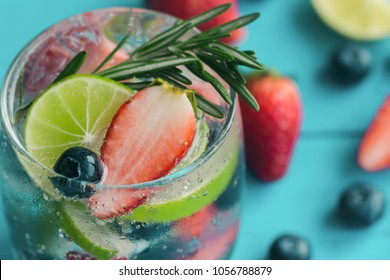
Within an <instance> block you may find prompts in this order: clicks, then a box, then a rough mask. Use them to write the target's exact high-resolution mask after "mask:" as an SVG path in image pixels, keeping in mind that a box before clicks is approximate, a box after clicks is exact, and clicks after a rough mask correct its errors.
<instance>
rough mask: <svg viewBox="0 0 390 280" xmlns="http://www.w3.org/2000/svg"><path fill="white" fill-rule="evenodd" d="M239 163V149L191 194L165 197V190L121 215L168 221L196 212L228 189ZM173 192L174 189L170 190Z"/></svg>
mask: <svg viewBox="0 0 390 280" xmlns="http://www.w3.org/2000/svg"><path fill="white" fill-rule="evenodd" d="M237 164H238V150H237V151H236V152H235V153H234V155H232V156H231V157H230V159H229V161H228V162H227V163H226V164H225V166H224V168H223V169H222V170H221V171H219V173H218V174H216V175H215V176H212V179H211V180H208V181H207V182H199V183H198V185H197V186H195V188H194V189H193V190H192V192H191V193H190V194H187V193H186V194H185V195H183V196H181V197H179V198H176V199H170V198H166V199H164V196H165V194H164V191H162V193H161V194H156V196H160V198H159V199H157V200H155V201H153V200H152V201H150V202H147V203H145V204H142V205H140V206H138V207H137V208H135V209H134V210H133V211H132V213H131V215H127V216H121V217H119V218H120V219H129V220H135V221H139V222H168V221H174V220H177V219H181V218H184V217H187V216H190V215H192V214H194V213H195V212H197V211H199V210H200V209H202V208H203V207H204V206H206V205H208V204H210V203H212V202H213V201H215V200H216V199H217V197H218V196H219V195H220V194H221V193H222V192H223V191H224V190H225V189H226V187H227V185H228V184H229V181H230V180H231V179H232V177H233V174H234V171H235V169H236V167H237ZM170 191H171V192H172V190H170Z"/></svg>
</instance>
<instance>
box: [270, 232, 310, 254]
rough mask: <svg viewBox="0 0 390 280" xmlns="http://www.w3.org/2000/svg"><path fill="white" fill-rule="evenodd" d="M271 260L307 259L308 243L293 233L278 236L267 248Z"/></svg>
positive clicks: (308, 252)
mask: <svg viewBox="0 0 390 280" xmlns="http://www.w3.org/2000/svg"><path fill="white" fill-rule="evenodd" d="M269 258H270V259H271V260H308V259H310V247H309V243H308V242H307V241H306V240H304V239H302V238H300V237H298V236H295V235H291V234H285V235H282V236H280V237H278V238H277V239H276V240H275V241H274V242H273V243H272V245H271V248H270V250H269Z"/></svg>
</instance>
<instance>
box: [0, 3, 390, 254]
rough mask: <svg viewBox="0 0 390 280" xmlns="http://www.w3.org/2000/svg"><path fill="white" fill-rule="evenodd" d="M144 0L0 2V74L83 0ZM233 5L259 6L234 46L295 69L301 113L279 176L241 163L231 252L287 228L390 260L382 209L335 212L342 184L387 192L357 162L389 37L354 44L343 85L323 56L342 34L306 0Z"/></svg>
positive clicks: (379, 93) (385, 72) (380, 85)
mask: <svg viewBox="0 0 390 280" xmlns="http://www.w3.org/2000/svg"><path fill="white" fill-rule="evenodd" d="M142 5H143V2H142V1H132V0H99V1H76V0H68V1H50V0H35V1H24V0H13V1H2V2H1V4H0V10H1V11H2V16H1V17H0V38H2V40H1V44H0V62H1V63H0V77H4V75H5V73H6V70H7V68H8V66H9V65H10V63H11V61H12V59H13V58H14V57H15V55H16V54H17V53H18V51H19V50H20V49H21V47H22V46H24V45H25V44H26V43H27V42H28V41H29V40H30V39H32V38H33V37H34V36H35V35H36V34H38V33H39V32H40V31H42V30H43V29H45V28H46V27H48V26H50V25H51V24H53V23H55V22H57V21H59V20H61V19H64V18H66V17H68V16H71V15H74V14H77V13H80V12H84V11H87V10H91V9H96V8H103V7H109V6H128V7H129V6H133V7H140V6H142ZM240 9H241V11H242V13H250V12H253V11H259V12H261V13H262V16H261V18H260V19H259V20H258V21H257V22H255V23H253V24H252V25H250V26H249V28H248V30H247V32H248V34H247V37H246V39H245V41H244V42H242V43H241V47H242V48H243V49H253V50H256V52H257V53H258V57H259V59H260V61H261V62H263V63H264V64H266V65H267V66H269V67H271V68H274V69H277V70H278V71H279V72H281V73H284V74H288V75H290V76H292V77H294V79H295V80H296V82H297V83H298V85H299V87H300V89H301V92H302V99H303V103H304V122H303V129H302V134H301V137H300V138H299V141H298V144H297V147H296V151H295V153H294V157H293V159H292V162H291V166H290V169H289V172H288V174H287V175H286V176H285V177H284V178H283V179H282V180H280V181H278V182H275V183H269V184H264V183H261V182H259V181H258V180H256V179H255V178H254V177H253V176H252V175H251V174H250V172H248V174H247V183H246V186H245V196H244V200H243V215H242V226H241V229H240V232H239V237H238V240H237V246H236V248H235V251H234V254H233V258H234V259H263V258H266V254H267V250H268V247H269V245H270V243H271V242H272V240H273V239H274V238H275V237H276V236H278V235H279V234H282V233H294V234H298V235H300V236H303V237H305V238H307V239H308V240H309V242H310V244H311V247H312V251H313V254H312V258H313V259H390V250H389V249H388V248H389V246H390V213H389V211H390V209H386V211H385V214H384V216H383V217H382V219H381V220H380V221H378V222H377V223H376V224H374V225H373V226H371V227H369V228H365V229H359V230H357V229H354V230H353V229H348V228H345V227H343V226H342V225H341V224H340V223H338V222H337V219H335V214H334V211H335V207H336V204H337V200H338V197H339V194H340V192H341V191H342V190H343V189H344V188H345V187H346V186H348V185H349V184H351V183H354V182H360V181H367V182H370V183H371V184H373V185H375V186H377V187H378V188H380V189H381V190H382V191H383V192H384V193H385V195H386V198H387V199H390V171H383V172H379V173H375V174H369V173H366V172H364V171H362V170H361V169H360V168H359V167H358V166H357V165H356V151H357V148H358V145H359V141H360V139H361V136H362V134H363V132H364V130H365V128H366V127H367V126H368V124H369V123H370V121H371V119H372V118H373V116H374V114H375V112H376V110H377V108H378V106H379V105H380V104H381V102H382V101H383V100H384V98H385V96H386V95H387V94H388V93H390V40H382V41H378V42H371V43H359V44H360V45H363V46H365V47H366V48H367V49H368V50H370V51H371V54H372V58H373V69H372V71H371V72H370V74H369V76H368V77H367V78H366V79H364V80H363V81H362V82H360V83H358V84H356V85H352V86H348V87H346V86H341V85H339V84H337V83H335V82H333V81H332V79H330V75H329V70H328V69H329V56H330V54H331V52H332V51H333V50H334V49H335V48H336V47H337V46H339V45H340V44H342V43H344V42H347V41H348V40H347V39H345V38H343V37H341V36H339V35H337V34H336V33H334V32H333V31H332V30H330V29H329V28H327V27H326V26H325V25H324V24H323V23H322V22H321V21H320V20H319V19H318V17H317V16H316V14H315V13H314V11H313V9H312V8H311V5H310V2H309V1H308V0H295V1H282V0H258V1H256V0H240ZM0 207H2V203H1V201H0ZM0 213H1V214H0V259H10V258H12V255H11V251H10V237H9V232H8V229H7V226H6V222H5V218H4V216H3V214H2V212H0Z"/></svg>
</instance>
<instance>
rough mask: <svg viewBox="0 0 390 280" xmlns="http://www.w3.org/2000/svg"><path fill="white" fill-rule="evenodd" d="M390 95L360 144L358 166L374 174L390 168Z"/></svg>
mask: <svg viewBox="0 0 390 280" xmlns="http://www.w3.org/2000/svg"><path fill="white" fill-rule="evenodd" d="M389 123H390V95H388V96H387V98H386V100H385V101H384V103H383V104H382V106H381V107H380V109H379V110H378V112H377V114H376V116H375V118H374V120H373V121H372V123H371V125H370V126H369V128H368V129H367V131H366V133H365V134H364V136H363V139H362V141H361V142H360V147H359V151H358V164H359V166H360V167H361V168H363V169H364V170H366V171H370V172H374V171H379V170H383V169H386V168H390V146H389V143H390V129H389Z"/></svg>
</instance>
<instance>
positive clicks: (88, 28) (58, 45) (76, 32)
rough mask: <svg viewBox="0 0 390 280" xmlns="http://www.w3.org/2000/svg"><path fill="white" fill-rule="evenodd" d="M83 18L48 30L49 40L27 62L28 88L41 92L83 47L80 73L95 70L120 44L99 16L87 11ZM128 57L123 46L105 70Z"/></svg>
mask: <svg viewBox="0 0 390 280" xmlns="http://www.w3.org/2000/svg"><path fill="white" fill-rule="evenodd" d="M81 19H82V20H79V21H77V22H75V21H74V20H72V21H71V20H68V21H64V22H62V23H60V25H59V26H56V27H53V28H51V29H49V30H48V31H46V34H47V39H46V40H45V41H44V42H43V43H42V45H41V47H39V48H37V51H36V52H35V53H33V54H32V55H31V57H30V59H29V61H28V62H27V66H26V67H27V68H28V70H27V71H26V89H27V90H29V91H31V92H33V93H37V92H39V91H41V90H42V89H44V88H46V87H47V86H49V85H50V83H51V82H52V81H53V80H54V79H55V78H56V77H57V75H58V74H59V73H60V72H61V71H62V69H63V68H64V67H65V65H66V64H67V63H68V62H69V61H70V60H71V59H72V58H73V57H74V56H75V55H76V54H77V53H78V52H80V51H82V50H84V51H86V52H87V58H86V60H85V62H84V64H83V66H82V67H81V69H80V71H79V73H91V72H92V71H93V70H94V69H95V68H96V67H97V66H98V65H99V64H100V63H101V62H102V61H103V59H104V58H105V57H106V56H108V55H109V54H110V53H111V52H112V51H113V50H114V49H115V47H116V44H115V43H113V42H111V41H110V40H108V39H107V38H106V37H105V35H104V34H103V33H102V32H101V31H100V27H99V26H98V23H97V21H98V19H97V18H95V17H92V16H91V15H89V14H86V15H84V16H82V17H81ZM60 27H61V28H60ZM128 58H129V55H128V54H127V53H126V52H125V51H124V50H123V49H120V50H118V51H117V52H116V53H115V54H114V56H113V57H112V58H111V59H110V60H109V61H108V62H107V63H106V65H104V67H102V69H101V70H104V69H106V68H107V67H110V66H113V65H115V64H118V63H120V62H122V61H124V60H126V59H128Z"/></svg>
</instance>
